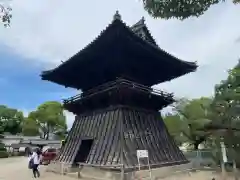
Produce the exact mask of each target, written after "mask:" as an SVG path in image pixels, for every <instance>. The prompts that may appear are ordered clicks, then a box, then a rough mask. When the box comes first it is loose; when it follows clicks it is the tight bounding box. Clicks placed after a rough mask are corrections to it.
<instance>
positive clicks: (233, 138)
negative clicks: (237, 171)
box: [212, 61, 240, 165]
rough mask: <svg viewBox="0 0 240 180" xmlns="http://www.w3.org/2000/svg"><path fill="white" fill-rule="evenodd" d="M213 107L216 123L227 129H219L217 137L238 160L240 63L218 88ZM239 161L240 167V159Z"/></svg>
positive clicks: (239, 138) (239, 148)
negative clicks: (222, 139) (220, 138)
mask: <svg viewBox="0 0 240 180" xmlns="http://www.w3.org/2000/svg"><path fill="white" fill-rule="evenodd" d="M212 106H213V109H214V111H215V112H216V114H217V118H216V119H215V120H214V123H215V124H221V125H222V126H224V127H225V129H224V131H222V129H219V130H220V131H219V132H218V133H217V135H216V136H221V137H222V138H224V142H225V144H226V146H227V147H229V149H231V153H230V156H232V157H233V156H234V155H233V154H235V155H236V156H235V159H237V157H239V154H240V146H239V144H240V143H239V142H240V61H239V63H238V65H237V66H235V67H234V68H233V69H231V70H230V71H229V74H228V77H227V79H226V80H224V81H222V82H221V83H220V84H218V85H217V86H216V88H215V97H214V101H213V104H212ZM218 138H219V137H218ZM232 147H234V148H232ZM237 161H238V164H239V165H240V158H238V159H237Z"/></svg>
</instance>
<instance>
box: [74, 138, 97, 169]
mask: <svg viewBox="0 0 240 180" xmlns="http://www.w3.org/2000/svg"><path fill="white" fill-rule="evenodd" d="M92 145H93V139H82V140H81V144H80V146H79V149H78V151H77V155H76V157H75V159H74V165H75V166H78V163H85V162H86V160H87V158H88V156H89V153H90V151H91V148H92Z"/></svg>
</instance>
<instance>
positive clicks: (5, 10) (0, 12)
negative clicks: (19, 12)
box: [0, 4, 12, 27]
mask: <svg viewBox="0 0 240 180" xmlns="http://www.w3.org/2000/svg"><path fill="white" fill-rule="evenodd" d="M11 11H12V9H11V8H10V7H9V6H6V5H4V4H0V20H1V21H2V23H3V25H4V26H5V27H8V26H9V25H10V21H11V19H12V14H11Z"/></svg>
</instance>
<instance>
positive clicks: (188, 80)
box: [0, 0, 240, 125]
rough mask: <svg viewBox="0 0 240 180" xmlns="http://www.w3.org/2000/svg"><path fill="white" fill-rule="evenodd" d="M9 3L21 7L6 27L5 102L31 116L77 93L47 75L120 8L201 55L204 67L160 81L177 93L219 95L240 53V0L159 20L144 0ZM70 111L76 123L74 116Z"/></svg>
mask: <svg viewBox="0 0 240 180" xmlns="http://www.w3.org/2000/svg"><path fill="white" fill-rule="evenodd" d="M5 1H6V2H7V3H10V5H11V6H12V8H13V19H12V22H11V27H10V28H3V27H0V55H1V59H0V62H1V64H0V87H1V88H0V91H1V93H0V99H1V102H0V104H6V105H8V106H10V107H14V108H18V109H21V110H23V111H24V112H25V114H27V113H28V112H29V111H31V110H33V109H35V108H36V107H37V106H38V105H39V104H41V103H42V102H44V101H49V100H59V101H60V100H61V99H63V98H67V97H70V96H72V95H74V94H76V91H75V90H72V89H66V88H64V87H61V86H58V85H55V84H53V83H49V82H46V81H41V79H40V76H39V75H40V73H41V71H42V70H48V69H50V68H54V67H56V66H57V65H58V64H60V63H61V61H65V60H67V59H68V58H69V57H70V56H72V55H73V54H75V53H76V52H78V51H79V50H80V49H82V48H83V47H84V46H86V45H87V44H88V43H89V42H91V41H92V40H93V39H94V38H95V37H96V36H97V35H99V33H100V32H101V31H102V30H103V29H104V28H105V27H106V26H107V25H108V24H109V23H111V21H112V18H113V15H114V14H115V12H116V10H119V12H120V14H121V15H122V19H123V21H125V22H126V23H127V24H128V25H132V24H134V23H136V22H137V21H138V20H139V19H141V17H142V16H144V17H145V19H146V24H147V25H148V28H149V29H150V31H151V33H152V35H153V37H154V38H155V40H156V42H157V43H158V45H159V46H160V47H161V48H162V49H164V50H166V51H167V52H169V53H171V54H173V55H175V56H177V57H178V58H180V59H183V60H186V61H197V63H198V64H199V69H198V71H197V72H195V73H192V74H189V75H186V76H184V77H181V78H178V79H176V80H173V81H170V82H166V83H163V84H160V85H157V86H156V88H158V89H161V90H165V91H168V92H173V93H174V94H175V95H176V97H187V98H197V97H201V96H212V95H213V92H214V85H215V84H217V83H219V82H220V81H221V80H222V79H224V78H226V76H227V70H228V69H230V68H232V67H233V66H234V65H235V64H237V61H238V58H239V49H240V42H239V41H238V42H237V39H239V37H240V26H239V17H240V10H239V8H240V5H238V6H236V5H233V4H232V3H231V1H228V2H227V3H220V4H218V5H215V6H213V7H212V8H210V10H209V11H207V12H206V13H205V14H204V15H203V16H201V17H200V18H190V19H187V20H185V21H178V20H176V19H171V20H161V19H153V18H151V17H150V16H149V15H148V14H147V13H146V12H145V11H144V9H143V6H142V4H141V1H137V0H121V1H119V0H105V1H79V0H69V1H64V0H34V1H33V0H21V1H8V0H5ZM86 78H87V77H86ZM66 115H67V119H68V124H69V125H71V124H72V122H73V115H72V114H71V113H69V112H66Z"/></svg>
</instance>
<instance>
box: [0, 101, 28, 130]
mask: <svg viewBox="0 0 240 180" xmlns="http://www.w3.org/2000/svg"><path fill="white" fill-rule="evenodd" d="M23 121H24V116H23V113H22V112H21V111H18V110H17V109H13V108H9V107H7V106H4V105H0V134H1V133H3V132H9V133H11V134H18V133H21V131H22V123H23Z"/></svg>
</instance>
